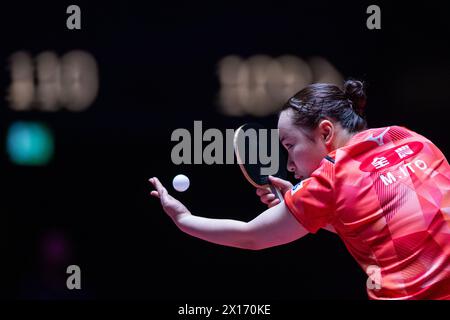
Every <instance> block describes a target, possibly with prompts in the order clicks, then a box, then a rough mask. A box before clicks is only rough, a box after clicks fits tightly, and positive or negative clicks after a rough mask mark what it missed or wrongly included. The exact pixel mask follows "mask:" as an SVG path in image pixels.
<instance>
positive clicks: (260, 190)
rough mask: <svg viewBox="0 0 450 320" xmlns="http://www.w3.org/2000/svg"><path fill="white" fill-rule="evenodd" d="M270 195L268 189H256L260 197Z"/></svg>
mask: <svg viewBox="0 0 450 320" xmlns="http://www.w3.org/2000/svg"><path fill="white" fill-rule="evenodd" d="M268 193H270V190H269V189H267V188H257V189H256V194H257V195H258V196H259V197H261V196H263V195H265V194H268Z"/></svg>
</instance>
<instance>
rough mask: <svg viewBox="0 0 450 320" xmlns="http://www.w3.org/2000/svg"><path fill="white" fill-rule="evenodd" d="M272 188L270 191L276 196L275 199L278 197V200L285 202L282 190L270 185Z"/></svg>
mask: <svg viewBox="0 0 450 320" xmlns="http://www.w3.org/2000/svg"><path fill="white" fill-rule="evenodd" d="M269 187H270V191H272V193H273V194H274V195H275V197H277V199H278V200H280V202H283V201H284V197H283V194H282V193H281V191H280V190H278V188H277V187H275V186H274V185H273V184H269Z"/></svg>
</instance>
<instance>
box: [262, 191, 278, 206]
mask: <svg viewBox="0 0 450 320" xmlns="http://www.w3.org/2000/svg"><path fill="white" fill-rule="evenodd" d="M275 199H276V197H275V195H274V194H273V193H268V194H266V195H263V196H262V197H261V202H262V203H265V204H267V205H269V204H270V203H271V202H272V201H273V200H275Z"/></svg>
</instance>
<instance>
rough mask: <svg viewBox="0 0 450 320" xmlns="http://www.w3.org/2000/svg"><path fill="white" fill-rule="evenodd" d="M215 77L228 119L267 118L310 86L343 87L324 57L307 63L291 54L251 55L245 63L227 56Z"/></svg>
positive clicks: (337, 75) (220, 102) (236, 57)
mask: <svg viewBox="0 0 450 320" xmlns="http://www.w3.org/2000/svg"><path fill="white" fill-rule="evenodd" d="M218 76H219V80H220V84H221V89H220V93H219V105H220V107H221V111H222V112H223V113H225V114H227V115H230V116H244V115H246V114H249V115H253V116H267V115H270V114H273V113H276V112H278V111H279V110H280V109H281V107H282V105H283V104H284V102H285V101H287V100H288V99H289V98H290V97H292V96H293V95H294V94H296V93H297V92H298V91H300V90H302V89H303V88H304V87H306V86H307V85H309V84H310V83H313V82H326V83H333V84H337V85H339V86H342V82H343V79H342V76H341V75H340V73H339V72H338V71H337V70H336V68H334V67H333V65H332V64H331V63H329V62H328V61H327V60H325V59H324V58H320V57H315V58H313V59H311V62H310V63H309V64H308V63H307V62H305V61H304V60H302V59H301V58H299V57H297V56H293V55H282V56H280V57H278V58H271V57H270V56H267V55H254V56H251V57H250V58H248V59H247V60H244V59H242V58H241V57H239V56H236V55H231V56H227V57H225V58H223V59H222V60H220V61H219V63H218Z"/></svg>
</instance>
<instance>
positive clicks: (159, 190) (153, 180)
mask: <svg viewBox="0 0 450 320" xmlns="http://www.w3.org/2000/svg"><path fill="white" fill-rule="evenodd" d="M149 181H150V183H151V184H152V185H153V186H154V187H155V189H156V191H152V192H151V193H150V194H151V195H152V196H154V197H158V198H161V197H164V196H166V195H167V190H166V188H164V186H163V185H162V183H161V182H160V181H159V179H158V178H156V177H153V178H151V179H149Z"/></svg>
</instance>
